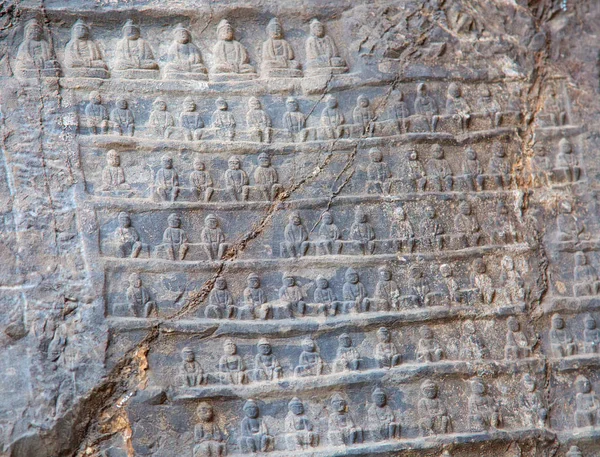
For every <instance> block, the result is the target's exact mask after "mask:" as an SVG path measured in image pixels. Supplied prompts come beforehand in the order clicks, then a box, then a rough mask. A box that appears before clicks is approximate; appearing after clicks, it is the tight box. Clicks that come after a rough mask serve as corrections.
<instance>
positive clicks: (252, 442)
mask: <svg viewBox="0 0 600 457" xmlns="http://www.w3.org/2000/svg"><path fill="white" fill-rule="evenodd" d="M243 410H244V416H245V417H244V418H243V419H242V423H241V438H240V450H241V451H242V452H244V453H246V452H250V453H256V452H267V451H269V450H270V449H271V448H272V447H273V441H274V440H273V437H272V436H271V435H269V430H268V429H267V426H266V424H265V422H264V421H263V420H262V418H261V417H260V410H259V408H258V404H257V403H256V402H255V401H254V400H248V401H246V403H245V404H244V408H243Z"/></svg>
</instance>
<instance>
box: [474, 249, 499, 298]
mask: <svg viewBox="0 0 600 457" xmlns="http://www.w3.org/2000/svg"><path fill="white" fill-rule="evenodd" d="M471 283H472V284H473V287H474V288H475V289H476V290H477V294H478V296H479V297H478V298H479V301H480V302H481V303H483V304H485V305H491V304H492V302H493V301H494V298H495V296H496V289H495V288H494V285H493V282H492V278H490V276H489V275H488V274H487V265H486V264H485V261H484V260H483V259H475V260H474V261H473V273H472V276H471Z"/></svg>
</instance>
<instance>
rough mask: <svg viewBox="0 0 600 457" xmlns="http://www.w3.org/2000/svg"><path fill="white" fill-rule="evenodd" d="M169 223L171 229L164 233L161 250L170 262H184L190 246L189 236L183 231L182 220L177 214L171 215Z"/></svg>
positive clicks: (168, 228)
mask: <svg viewBox="0 0 600 457" xmlns="http://www.w3.org/2000/svg"><path fill="white" fill-rule="evenodd" d="M168 223H169V227H167V229H166V230H165V231H164V233H163V240H162V241H163V242H162V245H161V249H162V250H163V251H164V252H165V254H166V257H167V259H168V260H183V259H185V255H186V254H187V251H188V248H189V245H188V237H187V234H186V233H185V231H184V230H183V229H181V218H180V217H179V216H178V215H177V214H171V215H169V218H168Z"/></svg>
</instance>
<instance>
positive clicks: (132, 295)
mask: <svg viewBox="0 0 600 457" xmlns="http://www.w3.org/2000/svg"><path fill="white" fill-rule="evenodd" d="M127 302H128V304H129V311H131V314H133V315H134V316H135V317H150V316H152V315H156V313H157V309H156V302H154V300H152V297H151V296H150V293H149V292H148V289H147V288H146V287H144V285H143V284H142V278H140V275H138V274H137V273H132V274H130V275H129V287H128V288H127Z"/></svg>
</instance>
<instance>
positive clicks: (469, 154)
mask: <svg viewBox="0 0 600 457" xmlns="http://www.w3.org/2000/svg"><path fill="white" fill-rule="evenodd" d="M465 155H466V156H467V160H477V153H476V152H475V149H473V148H472V147H468V148H467V149H466V150H465Z"/></svg>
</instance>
